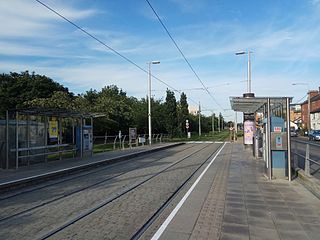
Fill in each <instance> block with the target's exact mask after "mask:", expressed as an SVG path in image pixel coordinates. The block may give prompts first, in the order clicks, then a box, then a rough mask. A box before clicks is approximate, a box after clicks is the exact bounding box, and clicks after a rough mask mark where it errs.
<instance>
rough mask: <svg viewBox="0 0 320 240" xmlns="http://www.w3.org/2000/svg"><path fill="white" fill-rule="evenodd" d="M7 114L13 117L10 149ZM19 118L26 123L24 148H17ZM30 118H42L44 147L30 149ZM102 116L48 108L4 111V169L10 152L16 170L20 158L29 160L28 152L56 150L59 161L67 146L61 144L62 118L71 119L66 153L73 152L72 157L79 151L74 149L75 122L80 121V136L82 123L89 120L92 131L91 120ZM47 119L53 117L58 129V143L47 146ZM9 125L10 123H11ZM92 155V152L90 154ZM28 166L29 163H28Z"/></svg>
mask: <svg viewBox="0 0 320 240" xmlns="http://www.w3.org/2000/svg"><path fill="white" fill-rule="evenodd" d="M9 114H11V115H12V116H14V122H13V123H14V125H15V126H14V128H15V130H14V132H15V147H13V148H11V149H10V144H9V139H10V135H9V125H10V117H9ZM20 116H26V119H27V120H26V121H24V124H26V128H27V141H26V142H27V146H26V147H23V148H21V147H19V124H21V123H20V122H19V117H20ZM30 116H44V119H45V120H44V129H45V130H44V134H45V136H44V138H45V140H44V146H35V147H30V141H31V139H30ZM99 116H102V115H101V114H92V113H80V112H75V111H70V110H65V109H48V108H24V109H12V110H7V111H6V127H5V129H6V130H5V131H6V133H5V135H6V153H5V166H6V169H8V168H9V161H10V152H15V168H16V169H18V168H19V159H20V158H25V157H27V158H29V157H30V155H29V153H30V151H37V150H38V151H39V150H41V149H45V150H48V149H57V151H56V152H55V153H58V154H59V159H61V154H62V152H64V149H65V147H67V146H68V145H69V144H62V131H61V129H62V126H61V121H62V118H71V119H72V145H73V146H72V149H68V150H66V151H69V152H70V151H72V152H73V156H74V153H75V152H76V151H78V150H79V149H77V148H76V147H75V131H74V128H75V120H77V119H78V120H80V136H82V135H83V126H84V121H85V120H86V119H90V125H89V126H91V127H92V130H93V118H95V117H99ZM49 117H55V118H57V119H58V120H59V121H58V123H59V124H58V129H59V131H58V132H59V137H58V143H57V144H55V145H48V141H47V130H48V122H49ZM11 125H13V124H12V122H11ZM20 152H26V153H27V155H22V156H21V155H19V153H20ZM83 153H84V152H83V139H82V137H80V158H82V157H83ZM46 154H48V153H46V152H44V153H37V154H34V155H33V156H42V155H43V156H46ZM49 154H51V152H49ZM91 154H92V152H91ZM45 161H47V159H46V157H45ZM28 164H29V162H28Z"/></svg>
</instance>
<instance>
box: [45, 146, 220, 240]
mask: <svg viewBox="0 0 320 240" xmlns="http://www.w3.org/2000/svg"><path fill="white" fill-rule="evenodd" d="M208 146H210V145H209V144H208V145H205V147H203V148H201V149H200V150H199V151H201V150H203V149H204V148H206V147H208ZM221 147H222V144H220V145H219V147H218V148H217V149H215V150H214V152H213V153H210V154H209V156H208V157H206V158H205V160H204V161H202V162H201V163H200V164H198V165H197V166H196V168H195V169H194V170H192V173H191V174H190V175H188V177H187V179H185V180H183V182H182V183H181V184H180V185H179V186H178V188H177V189H176V190H175V191H174V192H173V193H171V195H170V196H169V197H168V199H167V200H166V201H165V202H164V203H163V204H161V206H160V208H159V209H158V210H155V213H154V214H153V215H152V216H151V218H149V220H148V221H147V222H146V223H144V224H143V226H142V227H141V228H140V229H139V230H138V231H137V232H136V233H135V234H133V237H132V239H137V238H138V237H139V236H140V235H141V234H143V232H144V231H145V230H146V229H147V228H148V226H149V225H150V224H152V222H153V221H154V220H155V219H156V218H157V216H158V215H159V214H160V213H161V212H162V210H163V209H164V208H165V207H166V206H167V205H168V204H170V202H171V199H173V198H174V197H175V196H176V195H177V193H178V192H179V191H180V190H181V189H182V188H183V187H184V186H185V185H186V184H187V183H188V182H189V181H190V179H192V177H193V176H194V175H195V174H196V173H197V172H198V170H199V169H200V168H201V167H202V166H203V165H204V164H205V163H207V162H208V160H210V159H211V158H212V156H213V155H215V154H216V153H217V152H218V150H219V149H220V148H221ZM199 151H197V152H199ZM194 154H195V153H192V154H190V155H189V156H186V157H184V158H182V159H179V160H178V161H175V162H174V163H172V164H170V165H169V166H167V167H165V168H164V169H162V170H161V171H158V172H157V173H155V174H153V175H151V176H150V177H148V178H146V179H144V180H143V181H141V182H139V183H137V184H135V185H133V186H131V187H130V188H128V189H126V190H124V191H122V192H121V193H119V194H117V196H114V197H112V198H108V199H105V200H104V201H102V202H100V203H99V204H97V205H96V206H94V207H93V208H91V209H89V210H87V211H86V212H83V213H81V214H79V215H78V216H77V217H75V218H73V219H70V220H68V221H67V222H65V223H64V224H63V225H60V226H59V227H57V228H55V229H53V230H51V231H50V232H48V233H46V234H44V235H42V236H41V237H40V238H39V239H48V238H50V237H52V236H55V235H56V234H59V233H61V232H63V231H64V230H66V229H67V228H68V227H70V226H72V225H74V224H76V223H77V222H79V221H81V220H84V219H85V218H87V217H89V216H90V215H92V214H93V213H96V212H98V211H99V210H102V209H103V208H105V207H107V206H108V205H109V204H111V203H112V202H115V201H116V200H119V199H120V198H121V197H123V196H125V195H127V194H128V193H131V192H134V190H136V189H137V188H139V187H141V186H142V185H144V184H146V183H148V182H149V181H151V180H152V179H154V178H156V177H157V176H159V175H160V174H162V173H165V172H168V170H169V169H171V168H173V167H174V166H176V165H178V164H179V163H181V162H183V161H184V160H186V159H188V158H189V157H190V156H192V155H194ZM59 238H60V237H59V236H58V238H57V239H59Z"/></svg>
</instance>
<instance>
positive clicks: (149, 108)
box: [147, 61, 160, 146]
mask: <svg viewBox="0 0 320 240" xmlns="http://www.w3.org/2000/svg"><path fill="white" fill-rule="evenodd" d="M159 63H160V61H152V62H148V63H147V64H148V65H149V71H148V128H149V145H150V146H151V144H152V131H151V129H152V128H151V64H159Z"/></svg>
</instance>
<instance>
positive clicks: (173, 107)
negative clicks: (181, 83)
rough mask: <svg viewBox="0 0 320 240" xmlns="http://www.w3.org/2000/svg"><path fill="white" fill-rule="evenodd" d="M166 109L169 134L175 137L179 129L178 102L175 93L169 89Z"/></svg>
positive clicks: (165, 104) (165, 117) (166, 123)
mask: <svg viewBox="0 0 320 240" xmlns="http://www.w3.org/2000/svg"><path fill="white" fill-rule="evenodd" d="M164 107H165V109H164V110H165V116H164V119H165V125H166V129H167V131H168V133H169V134H171V135H172V136H174V135H175V133H176V131H177V128H178V116H177V102H176V98H175V96H174V92H172V91H170V90H169V89H167V96H166V101H165V103H164Z"/></svg>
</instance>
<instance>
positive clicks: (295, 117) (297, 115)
mask: <svg viewBox="0 0 320 240" xmlns="http://www.w3.org/2000/svg"><path fill="white" fill-rule="evenodd" d="M290 120H291V122H293V123H294V124H296V125H297V126H301V123H302V122H301V105H300V104H293V105H291V106H290Z"/></svg>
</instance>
